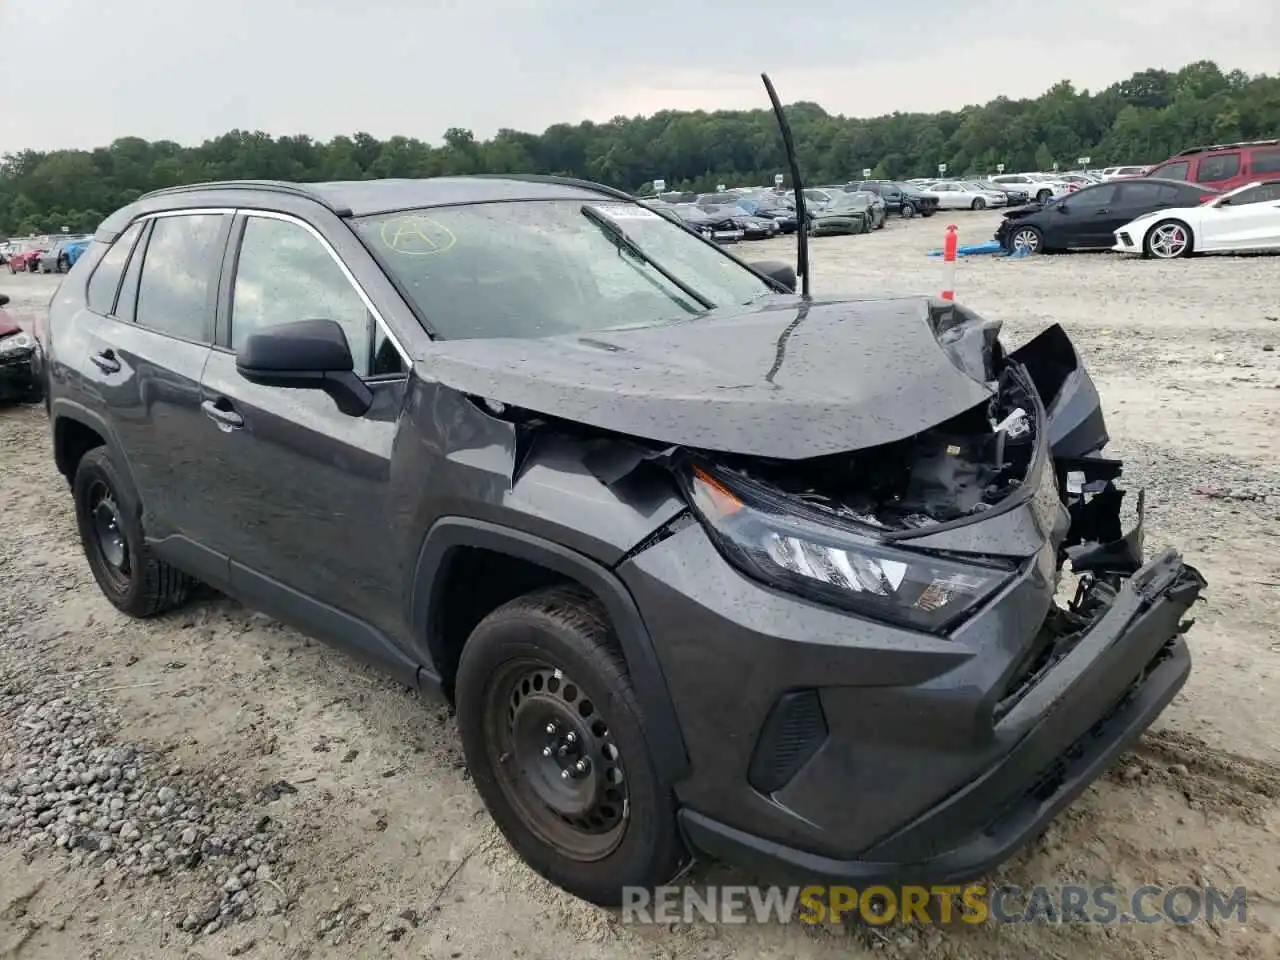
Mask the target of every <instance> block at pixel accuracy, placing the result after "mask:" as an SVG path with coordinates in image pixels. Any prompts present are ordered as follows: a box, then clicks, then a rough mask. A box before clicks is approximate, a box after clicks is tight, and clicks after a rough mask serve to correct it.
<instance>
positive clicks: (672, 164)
mask: <svg viewBox="0 0 1280 960" xmlns="http://www.w3.org/2000/svg"><path fill="white" fill-rule="evenodd" d="M761 98H762V99H764V94H763V91H761ZM787 117H788V119H789V121H790V123H791V126H792V132H793V134H794V137H795V143H796V151H797V153H798V155H799V157H800V164H801V170H802V173H803V175H804V177H805V180H806V182H809V183H813V184H818V183H823V182H828V183H829V182H843V181H845V180H848V179H851V178H855V177H860V176H861V174H862V171H863V169H867V168H870V169H871V170H872V171H873V174H872V175H873V176H874V177H876V178H906V177H913V176H927V175H929V174H931V173H933V172H934V171H936V170H937V167H938V164H940V163H945V164H947V168H948V170H949V172H951V173H953V174H960V173H967V174H974V175H976V174H983V173H992V172H994V171H995V169H996V165H997V164H1001V163H1002V164H1004V165H1005V169H1006V170H1008V171H1015V170H1048V169H1051V168H1052V166H1053V164H1055V163H1057V164H1061V165H1062V168H1063V169H1069V168H1070V167H1073V166H1075V165H1076V160H1077V158H1079V157H1082V156H1088V157H1089V158H1090V159H1091V165H1092V166H1095V167H1099V166H1108V165H1119V164H1147V163H1157V162H1159V161H1161V160H1164V159H1166V158H1167V157H1169V156H1171V155H1172V154H1174V153H1177V152H1178V151H1180V150H1184V149H1186V148H1187V147H1190V146H1195V145H1199V144H1211V143H1226V142H1232V141H1237V140H1256V139H1267V138H1273V137H1280V76H1269V75H1259V76H1249V75H1247V74H1245V73H1243V72H1242V71H1239V70H1231V71H1227V72H1224V71H1223V70H1221V69H1220V68H1219V67H1218V65H1217V64H1215V63H1213V62H1210V61H1198V62H1196V63H1191V64H1188V65H1187V66H1185V67H1183V68H1182V69H1180V70H1178V71H1176V72H1171V71H1167V70H1144V71H1142V72H1140V73H1135V74H1134V75H1133V76H1131V77H1129V79H1127V80H1122V81H1120V82H1119V83H1115V84H1113V85H1111V86H1110V87H1107V88H1106V89H1105V90H1102V91H1100V92H1097V93H1090V92H1089V91H1087V90H1084V91H1077V90H1076V89H1075V87H1074V86H1073V85H1072V84H1071V83H1070V82H1069V81H1065V80H1064V81H1062V82H1060V83H1057V84H1055V85H1054V86H1053V87H1052V88H1050V89H1049V90H1048V91H1046V92H1045V93H1044V94H1043V95H1042V96H1040V97H1037V98H1036V99H1023V100H1011V99H1009V98H1007V97H997V98H996V99H994V100H992V101H990V102H989V103H986V104H983V105H981V106H968V107H965V108H964V109H962V110H956V111H951V110H946V111H943V112H941V113H933V114H925V113H893V114H889V115H886V116H880V117H874V118H870V119H858V118H851V117H844V116H839V115H832V114H829V113H827V112H826V111H825V110H824V109H823V108H822V107H820V106H819V105H818V104H816V103H796V104H793V105H791V106H790V107H788V108H787ZM785 170H786V164H785V161H784V157H783V152H782V144H781V139H780V137H779V134H778V129H777V125H776V123H775V121H774V118H773V115H772V113H771V112H770V111H768V110H766V109H760V110H717V111H712V112H707V111H701V110H699V111H693V112H683V111H662V112H660V113H656V114H654V115H653V116H649V117H615V118H614V119H613V120H610V121H609V122H607V123H593V122H590V121H584V122H582V123H578V124H576V125H575V124H568V123H559V124H555V125H554V126H551V127H549V128H547V130H545V131H544V132H543V133H542V134H534V133H524V132H521V131H518V130H510V129H504V130H500V131H498V133H497V134H496V135H495V136H494V137H493V138H492V139H490V140H484V141H481V140H477V139H476V138H475V136H474V135H473V134H472V133H471V131H469V130H465V129H462V128H460V127H453V128H450V129H449V130H448V131H446V132H445V134H444V141H443V143H442V144H440V145H438V146H432V145H430V144H428V143H425V142H423V141H422V140H417V139H414V138H412V137H404V136H395V137H391V138H390V139H389V140H378V139H376V138H375V137H372V136H370V135H369V134H367V133H356V134H354V135H353V136H338V137H335V138H333V139H332V140H330V141H328V142H327V143H325V142H319V141H316V140H314V139H312V138H311V137H308V136H301V135H298V136H280V137H272V136H270V135H268V134H266V133H262V132H247V131H242V130H232V131H230V132H229V133H225V134H223V135H222V136H220V137H216V138H214V139H212V140H206V141H205V142H204V143H202V144H200V145H199V146H194V147H184V146H181V145H179V144H177V143H173V142H172V141H168V140H160V141H156V142H149V141H146V140H142V139H140V138H138V137H122V138H120V139H118V140H116V141H115V142H113V143H112V144H111V145H110V146H105V147H99V148H97V149H95V150H54V151H48V152H45V151H37V150H23V151H20V152H18V153H13V154H7V155H5V156H4V158H3V159H2V160H0V236H5V235H9V236H21V235H26V234H30V233H49V232H56V231H59V230H61V229H62V228H64V227H65V228H67V229H68V230H71V231H73V232H81V231H89V230H92V229H94V228H95V227H96V226H97V224H98V223H99V222H100V221H101V220H102V218H103V216H104V215H106V214H107V213H110V212H111V211H112V210H115V209H117V208H118V207H121V206H123V205H124V204H126V203H129V202H131V201H132V200H135V199H137V198H138V197H139V196H141V195H142V194H144V193H146V192H147V191H150V190H156V189H159V188H161V187H166V186H171V185H174V184H179V183H192V182H198V181H208V180H230V179H239V178H254V179H282V180H295V181H319V180H353V179H364V178H376V177H432V176H441V175H446V174H467V173H543V174H556V175H563V176H573V177H582V178H586V179H589V180H594V181H598V182H602V183H606V184H609V185H611V186H616V187H621V188H623V189H625V190H632V191H640V190H641V189H643V188H644V187H646V186H647V185H648V184H649V183H650V182H651V181H652V180H653V179H655V178H659V179H664V180H666V182H667V185H668V188H669V189H690V190H710V189H713V188H714V187H715V185H716V184H718V183H727V184H741V183H759V184H765V183H771V182H772V181H773V177H774V175H775V174H776V173H779V172H785ZM788 179H789V178H788Z"/></svg>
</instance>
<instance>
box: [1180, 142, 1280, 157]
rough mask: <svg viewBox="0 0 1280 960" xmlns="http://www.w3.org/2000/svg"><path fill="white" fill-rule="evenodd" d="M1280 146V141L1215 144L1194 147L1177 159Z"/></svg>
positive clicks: (1184, 151)
mask: <svg viewBox="0 0 1280 960" xmlns="http://www.w3.org/2000/svg"><path fill="white" fill-rule="evenodd" d="M1274 146H1280V140H1242V141H1241V142H1239V143H1215V144H1213V145H1212V146H1208V147H1192V148H1191V149H1190V150H1183V151H1182V152H1181V153H1175V154H1174V156H1175V157H1192V156H1195V155H1196V154H1197V153H1209V152H1210V151H1212V150H1238V149H1240V148H1241V147H1274Z"/></svg>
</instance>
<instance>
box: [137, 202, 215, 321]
mask: <svg viewBox="0 0 1280 960" xmlns="http://www.w3.org/2000/svg"><path fill="white" fill-rule="evenodd" d="M226 220H227V217H226V216H225V215H224V214H219V213H197V214H183V215H181V216H173V217H160V218H158V219H157V220H156V222H155V225H154V226H153V227H152V228H151V239H150V240H149V241H148V243H147V252H146V259H145V260H144V261H143V264H142V278H141V280H140V281H139V284H138V306H137V322H138V325H139V326H143V327H147V328H148V329H150V330H155V331H156V332H157V333H165V334H169V335H170V336H174V337H181V338H182V339H183V340H193V341H196V342H198V343H207V342H209V341H210V340H211V339H212V338H211V337H210V333H211V328H212V318H213V297H212V293H213V290H214V277H215V276H216V271H217V267H218V264H219V263H220V262H221V258H222V247H223V242H222V241H223V226H224V224H225V222H226Z"/></svg>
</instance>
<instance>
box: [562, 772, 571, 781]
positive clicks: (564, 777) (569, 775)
mask: <svg viewBox="0 0 1280 960" xmlns="http://www.w3.org/2000/svg"><path fill="white" fill-rule="evenodd" d="M571 776H573V774H572V773H571V772H570V771H568V770H561V771H560V779H561V780H568V779H569V778H570V777H571Z"/></svg>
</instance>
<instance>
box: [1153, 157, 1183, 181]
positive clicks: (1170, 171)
mask: <svg viewBox="0 0 1280 960" xmlns="http://www.w3.org/2000/svg"><path fill="white" fill-rule="evenodd" d="M1190 174H1191V162H1190V161H1189V160H1179V161H1178V162H1177V163H1171V164H1169V165H1168V166H1165V167H1161V168H1160V169H1158V170H1152V171H1151V175H1152V176H1153V177H1162V178H1164V179H1165V180H1186V179H1187V177H1188V176H1190Z"/></svg>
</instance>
